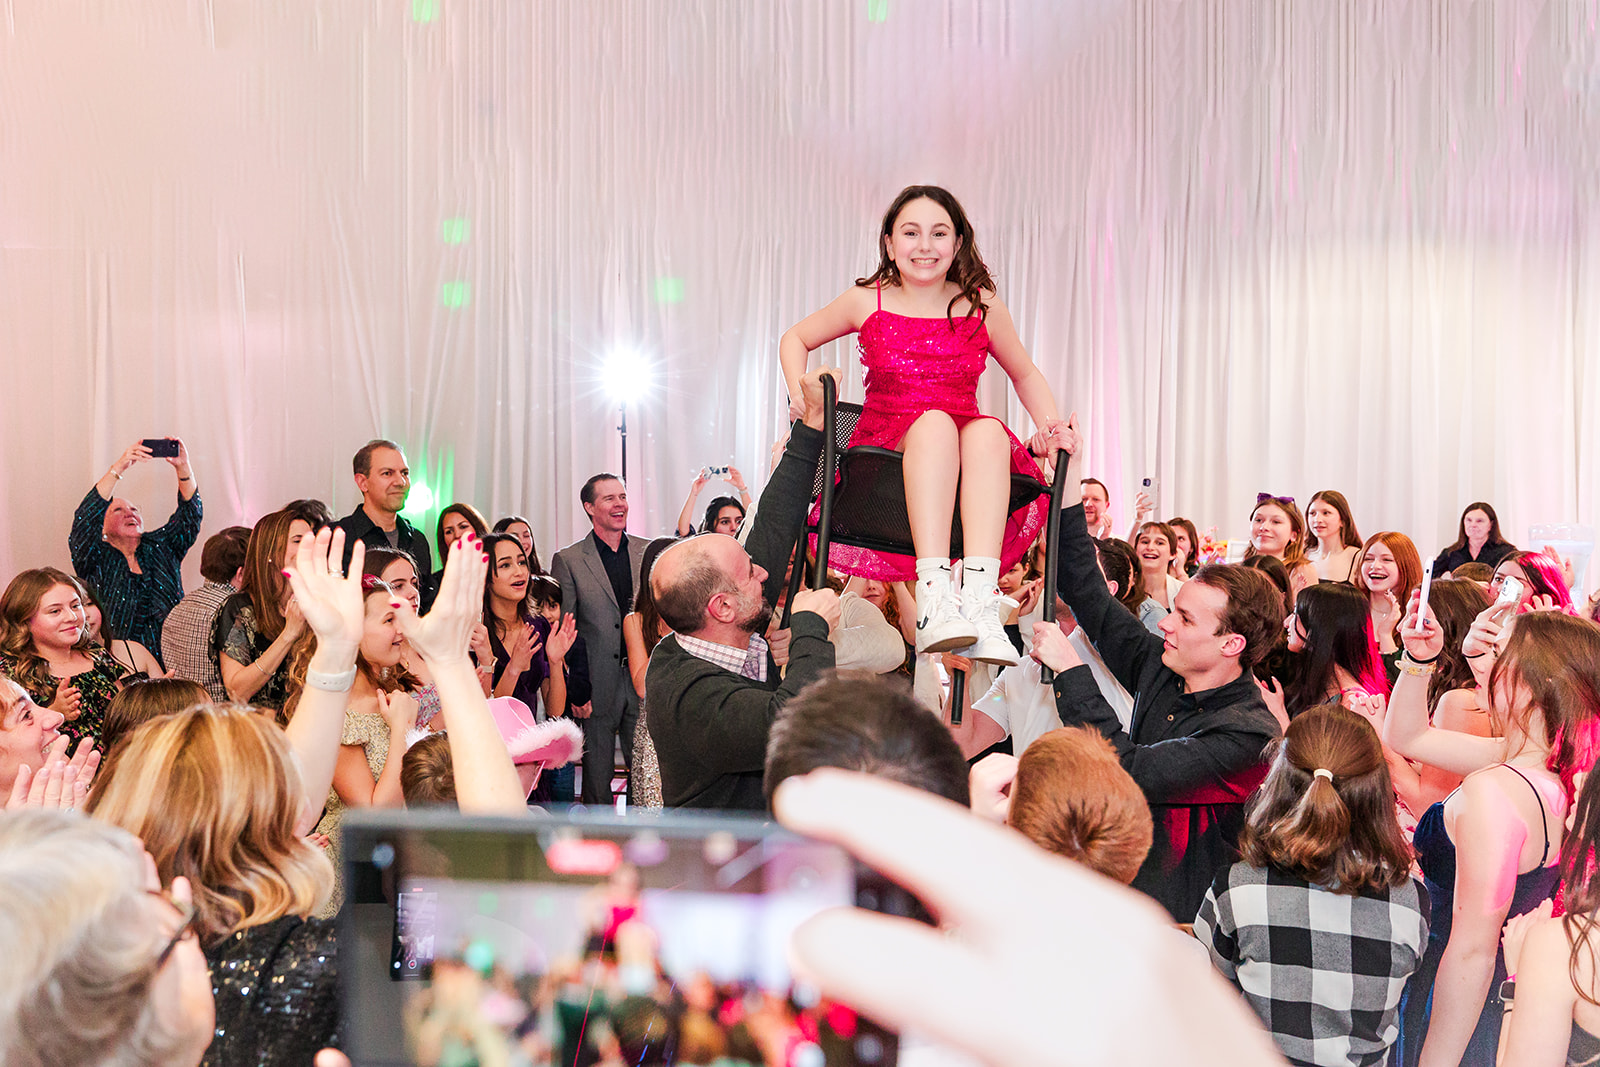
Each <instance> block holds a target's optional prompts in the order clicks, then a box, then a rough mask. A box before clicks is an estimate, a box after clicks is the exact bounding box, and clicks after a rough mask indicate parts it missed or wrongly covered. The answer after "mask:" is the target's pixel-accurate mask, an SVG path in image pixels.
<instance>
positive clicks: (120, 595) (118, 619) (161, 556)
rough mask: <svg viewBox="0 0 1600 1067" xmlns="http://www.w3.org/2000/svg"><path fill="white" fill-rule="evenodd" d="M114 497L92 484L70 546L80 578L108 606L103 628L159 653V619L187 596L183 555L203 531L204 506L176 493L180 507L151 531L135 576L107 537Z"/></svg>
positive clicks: (142, 541)
mask: <svg viewBox="0 0 1600 1067" xmlns="http://www.w3.org/2000/svg"><path fill="white" fill-rule="evenodd" d="M110 506H111V501H109V500H107V499H106V498H105V497H103V496H101V495H100V492H99V490H97V489H94V488H90V490H89V495H88V496H86V497H84V498H83V503H81V504H79V505H78V510H77V512H76V513H75V514H74V515H73V516H72V533H71V534H69V535H68V537H67V547H68V549H70V550H71V552H72V566H73V569H74V570H76V571H77V572H78V577H79V578H82V579H83V580H84V581H86V582H88V583H89V584H90V585H92V586H94V591H95V593H96V594H97V595H98V596H99V597H100V603H101V605H102V606H103V607H104V608H105V623H104V625H105V627H106V629H107V630H109V631H110V632H111V633H113V634H115V635H116V636H117V637H119V638H124V637H125V638H127V639H128V640H130V641H137V642H139V644H141V645H143V646H144V647H145V648H148V649H150V651H151V652H152V653H154V654H156V655H158V656H159V655H160V653H161V622H162V620H163V619H165V618H166V617H167V613H168V612H170V611H171V610H172V609H173V608H174V607H175V606H176V605H177V603H178V601H180V600H182V599H183V574H182V569H183V557H184V556H186V555H188V553H189V549H190V548H192V547H194V542H195V538H196V537H198V536H199V535H200V518H201V515H202V514H203V509H202V506H201V503H200V494H199V492H196V493H195V494H194V496H192V497H190V498H189V499H188V500H185V499H183V497H182V496H181V495H180V496H179V497H178V507H177V510H176V511H174V512H173V513H172V517H171V518H170V519H168V520H167V522H166V525H164V526H162V527H161V528H159V529H156V530H147V531H145V533H144V534H143V535H142V536H141V537H140V538H139V547H138V548H137V549H135V550H134V553H133V556H134V558H135V559H136V560H138V561H139V570H140V571H142V572H143V573H141V574H134V573H133V571H131V570H129V569H128V561H127V559H126V558H125V557H124V556H123V554H122V553H121V552H120V551H118V550H117V549H116V548H114V547H113V546H111V545H110V544H107V543H106V541H105V540H104V537H103V530H104V527H105V518H106V509H107V508H108V507H110Z"/></svg>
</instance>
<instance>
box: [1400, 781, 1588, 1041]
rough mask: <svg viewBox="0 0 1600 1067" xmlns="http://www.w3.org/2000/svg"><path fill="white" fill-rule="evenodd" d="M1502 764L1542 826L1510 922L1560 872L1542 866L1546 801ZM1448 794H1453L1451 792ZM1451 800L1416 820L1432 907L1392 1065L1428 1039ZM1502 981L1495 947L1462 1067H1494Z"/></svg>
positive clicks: (1450, 898) (1451, 857) (1447, 871)
mask: <svg viewBox="0 0 1600 1067" xmlns="http://www.w3.org/2000/svg"><path fill="white" fill-rule="evenodd" d="M1500 766H1503V767H1505V768H1506V769H1507V770H1510V771H1512V772H1514V773H1515V774H1516V776H1517V777H1518V778H1521V779H1522V780H1523V781H1524V782H1527V783H1528V788H1529V789H1532V790H1533V795H1534V798H1535V799H1536V800H1537V801H1538V804H1539V820H1540V825H1541V828H1542V829H1543V830H1544V851H1543V852H1542V853H1540V855H1539V863H1538V865H1537V866H1535V867H1534V868H1533V869H1532V870H1530V871H1524V872H1523V873H1522V874H1519V875H1517V880H1516V883H1515V886H1514V888H1513V890H1512V894H1511V906H1510V907H1509V908H1508V909H1507V910H1506V918H1507V919H1508V920H1510V919H1514V918H1516V917H1517V916H1518V915H1523V914H1526V913H1527V912H1530V911H1532V910H1533V909H1534V908H1537V907H1538V906H1539V905H1540V904H1542V903H1544V902H1545V901H1546V900H1549V899H1550V898H1551V897H1553V896H1554V895H1555V891H1556V885H1557V883H1558V882H1559V881H1560V876H1561V869H1560V868H1559V867H1558V866H1551V867H1546V866H1545V863H1546V861H1548V860H1549V858H1550V821H1549V816H1548V815H1547V814H1546V813H1545V804H1544V797H1543V796H1541V795H1540V794H1539V790H1538V787H1537V786H1535V785H1534V784H1533V782H1532V781H1531V780H1530V779H1529V778H1528V776H1527V775H1525V774H1523V773H1522V772H1521V771H1519V770H1517V769H1516V768H1515V767H1513V766H1511V765H1510V764H1509V763H1504V764H1501V765H1500ZM1457 791H1459V787H1458V789H1457ZM1450 796H1451V797H1453V796H1455V793H1451V794H1450ZM1449 800H1450V797H1446V798H1445V799H1444V800H1441V801H1439V802H1438V803H1436V804H1434V805H1433V806H1432V807H1430V808H1429V809H1428V810H1427V811H1425V812H1423V814H1422V818H1420V819H1418V820H1417V832H1416V834H1415V836H1414V837H1413V838H1412V843H1413V844H1414V845H1415V846H1416V850H1417V864H1418V866H1420V867H1421V868H1422V874H1423V878H1424V881H1425V882H1426V883H1427V886H1428V896H1429V898H1430V899H1431V901H1432V904H1433V909H1432V910H1433V917H1432V920H1431V923H1430V927H1429V930H1428V950H1427V952H1426V953H1424V954H1423V957H1422V964H1421V966H1419V967H1418V968H1417V971H1416V973H1415V974H1413V975H1412V976H1411V983H1410V985H1408V986H1407V987H1406V993H1405V997H1404V999H1403V1000H1402V1001H1401V1005H1400V1041H1399V1044H1398V1045H1397V1048H1398V1050H1399V1051H1398V1053H1397V1054H1396V1055H1395V1056H1394V1057H1392V1058H1391V1062H1392V1063H1395V1064H1399V1065H1401V1067H1416V1063H1417V1058H1418V1057H1419V1056H1420V1055H1421V1054H1422V1043H1423V1041H1424V1040H1425V1039H1426V1038H1427V1036H1428V1022H1429V1019H1430V1016H1431V1015H1432V1012H1433V984H1434V981H1435V979H1437V978H1438V976H1439V961H1440V960H1441V959H1442V958H1443V957H1444V950H1445V946H1446V945H1447V944H1449V942H1450V929H1451V925H1452V922H1453V916H1452V913H1451V909H1452V907H1453V906H1454V904H1455V892H1456V846H1455V842H1453V841H1451V840H1450V835H1449V834H1448V833H1446V831H1445V826H1444V806H1445V804H1447V803H1449ZM1505 977H1506V961H1505V956H1504V955H1503V954H1502V953H1501V950H1499V949H1496V950H1495V957H1494V978H1493V979H1492V980H1491V981H1490V983H1489V996H1488V999H1487V1000H1486V1001H1485V1003H1484V1006H1483V1010H1482V1012H1480V1013H1479V1015H1478V1025H1477V1026H1476V1028H1474V1030H1473V1031H1472V1038H1471V1040H1470V1041H1469V1042H1468V1044H1467V1051H1466V1054H1465V1055H1463V1056H1462V1058H1461V1063H1462V1067H1494V1058H1495V1049H1496V1048H1497V1047H1498V1046H1499V1043H1500V1024H1501V1021H1502V1020H1503V1019H1504V1017H1505V1006H1504V1004H1502V1002H1501V1000H1500V983H1501V982H1502V981H1504V980H1505Z"/></svg>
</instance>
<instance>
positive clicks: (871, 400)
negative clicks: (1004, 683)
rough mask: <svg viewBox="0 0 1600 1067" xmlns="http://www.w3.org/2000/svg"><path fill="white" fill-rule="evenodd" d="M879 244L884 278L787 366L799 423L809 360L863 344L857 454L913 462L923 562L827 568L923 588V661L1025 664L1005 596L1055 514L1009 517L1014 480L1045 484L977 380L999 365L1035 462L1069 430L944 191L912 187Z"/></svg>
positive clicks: (847, 557)
mask: <svg viewBox="0 0 1600 1067" xmlns="http://www.w3.org/2000/svg"><path fill="white" fill-rule="evenodd" d="M881 233H882V249H881V252H880V258H879V262H878V269H877V270H876V271H875V272H874V273H873V274H872V275H870V276H869V277H866V278H858V279H857V280H856V283H855V285H854V286H852V287H851V288H850V289H849V290H847V291H846V292H845V293H844V294H843V295H842V296H840V297H839V298H838V299H837V300H835V301H834V302H833V303H831V304H829V305H828V306H827V307H825V308H823V309H822V310H821V311H818V312H816V313H815V314H812V315H810V316H808V317H807V318H806V319H804V320H803V321H802V322H800V324H799V325H797V326H795V327H794V328H793V329H791V330H789V331H788V332H787V333H785V334H784V335H783V340H782V342H781V343H780V345H779V348H778V352H779V359H780V360H781V361H782V365H783V373H784V378H785V380H786V381H787V383H788V386H789V398H790V403H791V407H793V408H794V409H795V410H798V407H799V402H800V379H801V377H802V376H803V375H804V374H805V370H806V362H807V360H808V359H809V357H810V354H811V352H812V351H813V350H815V349H816V348H819V347H820V346H822V345H824V344H827V343H828V342H829V341H832V340H835V339H836V338H839V337H843V336H844V335H846V334H850V333H855V334H859V336H860V350H861V362H862V364H863V366H864V367H865V368H866V377H865V383H866V390H867V395H866V400H865V401H864V403H863V408H864V410H863V411H862V414H861V419H860V421H859V422H857V423H856V428H855V432H854V434H853V435H852V437H851V438H850V443H851V444H852V445H876V446H878V447H880V448H895V449H899V450H901V451H902V452H903V453H904V454H905V462H904V469H905V488H906V511H907V512H908V514H909V516H910V519H911V540H912V544H913V545H914V546H915V549H916V557H915V559H912V558H910V557H905V556H891V555H886V554H883V553H878V552H872V551H869V550H866V549H860V548H854V547H850V546H844V545H840V546H835V547H834V548H833V549H832V550H831V552H830V555H829V563H830V565H832V566H834V567H836V568H837V569H838V570H841V571H844V572H845V573H847V574H858V575H861V576H863V577H866V578H873V579H878V580H880V581H905V580H909V579H911V578H915V579H916V583H917V585H916V589H917V651H918V652H944V651H956V650H960V651H962V652H963V654H964V655H966V656H968V657H969V658H971V659H976V660H982V661H984V662H988V663H1000V664H1015V663H1016V662H1017V654H1016V650H1015V649H1014V648H1013V647H1012V645H1011V642H1010V641H1009V640H1008V639H1007V638H1006V635H1005V628H1004V626H1003V625H1002V624H1001V621H1000V617H999V603H998V598H999V595H1000V591H999V587H998V585H997V584H996V582H997V579H998V578H999V576H1000V575H1001V574H1002V573H1004V572H1005V571H1006V569H1008V568H1009V567H1010V566H1011V565H1012V564H1014V563H1015V562H1016V561H1017V560H1019V559H1021V558H1022V556H1023V555H1024V554H1025V553H1026V552H1027V551H1028V548H1029V547H1030V546H1031V545H1032V544H1033V542H1034V540H1035V539H1037V537H1038V536H1039V532H1040V531H1041V530H1043V529H1044V525H1045V519H1046V516H1047V512H1048V508H1049V503H1048V499H1047V498H1040V499H1038V500H1036V501H1034V502H1033V503H1032V504H1029V505H1028V506H1026V507H1023V508H1019V509H1018V510H1017V511H1015V512H1012V513H1010V514H1007V512H1008V509H1009V505H1010V494H1011V479H1010V475H1011V473H1012V472H1013V471H1017V472H1021V473H1025V474H1028V475H1031V476H1033V477H1036V478H1040V477H1042V475H1041V473H1040V471H1039V467H1038V465H1037V464H1036V463H1035V462H1034V460H1033V457H1032V456H1031V455H1030V454H1029V451H1028V449H1027V448H1025V447H1023V445H1022V443H1021V442H1020V441H1018V440H1017V438H1016V436H1015V435H1014V434H1012V432H1011V431H1010V429H1008V428H1007V427H1006V425H1005V424H1004V423H1002V422H1001V421H1000V420H998V419H995V418H992V417H990V416H986V415H984V414H982V413H981V412H980V411H979V410H978V401H977V391H978V378H979V376H980V375H981V374H982V373H983V369H984V367H985V365H986V364H987V363H988V359H989V357H990V356H993V357H994V358H995V361H996V362H997V363H999V364H1000V367H1001V369H1003V370H1004V371H1005V372H1006V374H1007V375H1008V376H1009V377H1010V378H1011V382H1012V385H1013V386H1014V387H1015V388H1016V390H1017V396H1018V398H1019V399H1020V400H1021V401H1022V405H1023V407H1025V408H1027V410H1028V414H1029V415H1030V416H1031V417H1032V418H1033V421H1034V424H1035V425H1037V426H1038V427H1039V428H1040V429H1039V432H1038V433H1036V434H1035V435H1034V437H1033V438H1032V439H1031V440H1030V442H1029V444H1030V445H1031V446H1032V447H1033V449H1034V451H1035V452H1038V453H1040V454H1043V452H1044V451H1045V450H1046V449H1047V448H1048V447H1051V446H1052V438H1053V437H1054V436H1056V435H1057V434H1058V433H1059V430H1060V428H1062V427H1065V425H1066V423H1065V422H1064V420H1062V419H1061V418H1060V417H1059V415H1058V414H1057V411H1056V402H1055V398H1054V397H1053V396H1051V394H1050V387H1049V385H1047V384H1046V383H1045V380H1044V376H1043V375H1042V374H1040V373H1039V370H1038V368H1037V367H1035V366H1034V365H1033V361H1032V360H1031V359H1029V358H1028V352H1027V350H1026V349H1025V348H1023V346H1022V341H1021V340H1020V339H1019V338H1018V337H1017V330H1016V327H1015V326H1014V325H1013V324H1012V321H1011V313H1010V312H1008V311H1007V310H1006V307H1005V305H1004V304H1002V303H1001V302H1000V300H999V299H998V298H997V297H996V296H995V291H994V282H993V280H992V279H991V278H990V277H989V270H988V268H987V267H985V266H984V263H983V259H982V257H981V256H979V254H978V247H977V244H976V242H975V241H974V239H973V235H972V227H971V226H970V225H969V224H968V222H967V216H966V213H965V212H964V211H962V210H961V205H960V204H959V203H957V202H956V198H955V197H953V196H951V195H950V194H949V193H948V192H946V191H945V190H943V189H940V188H938V187H937V186H931V185H913V186H911V187H909V188H907V189H905V190H903V191H902V192H901V193H900V195H899V196H897V197H896V198H895V201H894V203H893V204H891V205H890V206H889V210H888V212H887V213H885V215H884V217H883V228H882V231H881ZM958 488H959V493H958ZM958 497H959V500H958ZM958 504H959V506H960V508H961V527H962V536H963V540H964V542H965V545H964V548H965V551H966V553H967V554H966V556H965V557H964V558H963V559H962V561H961V590H960V592H959V594H958V593H957V592H956V590H955V588H954V586H953V583H952V579H951V575H952V567H951V559H950V518H951V515H952V514H953V513H954V512H955V509H956V507H957V506H958Z"/></svg>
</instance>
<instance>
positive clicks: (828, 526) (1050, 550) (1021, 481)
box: [784, 377, 1066, 726]
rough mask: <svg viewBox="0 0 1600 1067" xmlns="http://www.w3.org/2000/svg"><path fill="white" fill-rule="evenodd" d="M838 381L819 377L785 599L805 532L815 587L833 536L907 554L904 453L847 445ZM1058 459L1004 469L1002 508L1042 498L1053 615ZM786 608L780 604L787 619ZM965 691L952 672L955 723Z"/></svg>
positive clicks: (849, 416) (849, 411)
mask: <svg viewBox="0 0 1600 1067" xmlns="http://www.w3.org/2000/svg"><path fill="white" fill-rule="evenodd" d="M837 390H838V387H837V385H836V384H835V383H834V380H833V378H832V377H824V378H823V379H822V392H823V402H824V404H825V407H824V413H823V423H822V432H823V437H824V441H823V451H822V459H821V461H820V462H818V464H817V476H816V481H815V482H814V483H813V486H812V493H813V495H814V496H815V497H816V499H817V500H818V502H819V503H818V508H817V521H816V523H814V524H812V523H810V522H809V521H808V523H807V525H806V526H805V527H804V528H802V529H801V531H800V540H799V543H798V544H797V545H796V546H795V557H794V558H795V566H794V570H793V573H792V574H791V575H790V578H789V600H788V603H793V601H794V596H795V594H796V593H798V592H799V591H800V582H801V581H802V577H803V571H804V561H805V558H806V557H805V550H806V545H807V544H808V543H809V539H810V538H811V536H812V535H815V536H816V538H817V565H816V570H815V572H814V573H813V574H812V577H811V587H812V588H813V589H821V588H822V587H823V586H824V584H825V583H826V579H827V573H828V549H829V546H830V545H831V544H833V543H834V542H838V543H839V544H844V545H853V546H857V547H861V548H866V549H870V550H872V551H876V552H890V553H895V554H898V555H906V556H910V555H915V554H916V553H915V549H914V548H913V547H912V544H911V520H910V518H909V517H908V516H907V514H906V493H905V474H904V471H903V470H902V467H901V461H902V459H903V458H904V457H903V455H902V454H901V453H899V452H896V451H894V450H893V449H888V448H874V447H872V446H870V445H856V446H855V447H853V448H852V447H847V446H848V445H849V442H850V435H851V434H852V433H854V432H855V426H856V421H857V420H858V419H859V418H860V417H861V405H859V404H841V403H839V400H838V394H837ZM1065 475H1066V464H1065V463H1057V464H1056V467H1055V478H1054V480H1053V481H1052V483H1051V484H1050V485H1045V484H1044V483H1043V482H1041V481H1038V480H1037V479H1035V478H1030V477H1028V476H1027V475H1025V474H1015V473H1014V474H1012V475H1011V502H1010V506H1009V507H1008V509H1007V511H1008V513H1009V512H1012V511H1016V510H1017V509H1018V508H1020V507H1023V506H1025V505H1027V504H1030V503H1032V502H1033V501H1035V500H1037V499H1038V498H1039V497H1041V496H1048V497H1049V498H1050V515H1049V519H1048V523H1047V525H1046V536H1045V577H1044V597H1045V601H1044V619H1045V621H1046V622H1054V621H1055V617H1056V598H1055V588H1056V568H1057V560H1056V542H1057V539H1058V538H1057V534H1058V531H1059V526H1060V521H1061V493H1062V486H1063V483H1064V482H1065ZM950 554H951V556H952V557H953V558H959V557H960V556H961V555H963V552H962V538H961V515H960V509H957V512H956V514H955V515H953V516H952V517H951V522H950ZM788 618H789V609H788V607H787V606H785V608H784V624H785V625H787V623H788ZM1041 676H1042V677H1043V679H1044V681H1045V682H1046V683H1048V682H1050V681H1051V680H1052V678H1053V673H1052V672H1051V671H1050V669H1049V668H1048V667H1046V668H1043V670H1042V671H1041ZM965 692H966V672H965V671H958V672H956V674H955V675H954V677H952V678H951V680H950V721H951V722H952V723H954V724H955V725H957V726H959V725H961V719H962V705H963V704H964V703H965V700H964V699H963V698H964V696H965Z"/></svg>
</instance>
